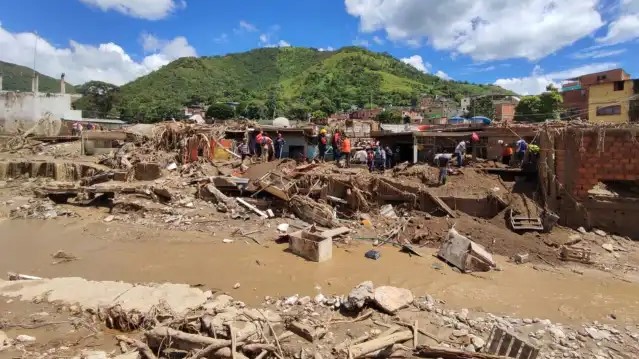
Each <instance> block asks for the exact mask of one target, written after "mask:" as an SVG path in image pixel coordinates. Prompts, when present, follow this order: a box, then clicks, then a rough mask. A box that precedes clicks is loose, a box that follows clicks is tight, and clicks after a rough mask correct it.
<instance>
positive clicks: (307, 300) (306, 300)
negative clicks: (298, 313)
mask: <svg viewBox="0 0 639 359" xmlns="http://www.w3.org/2000/svg"><path fill="white" fill-rule="evenodd" d="M310 302H311V297H309V296H306V297H302V298H300V299H298V300H297V304H299V305H307V304H308V303H310Z"/></svg>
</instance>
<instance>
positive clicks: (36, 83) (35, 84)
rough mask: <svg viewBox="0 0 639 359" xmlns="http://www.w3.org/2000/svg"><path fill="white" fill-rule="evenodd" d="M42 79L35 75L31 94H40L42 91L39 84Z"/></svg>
mask: <svg viewBox="0 0 639 359" xmlns="http://www.w3.org/2000/svg"><path fill="white" fill-rule="evenodd" d="M39 81H40V78H39V77H38V75H34V76H33V80H32V81H31V92H33V93H34V94H35V93H38V91H39V89H40V87H39V86H40V84H39Z"/></svg>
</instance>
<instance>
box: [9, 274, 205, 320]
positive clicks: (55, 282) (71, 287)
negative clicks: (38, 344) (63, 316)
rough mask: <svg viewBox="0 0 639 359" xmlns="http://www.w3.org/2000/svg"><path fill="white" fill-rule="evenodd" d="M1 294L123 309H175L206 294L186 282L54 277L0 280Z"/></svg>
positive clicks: (194, 304) (182, 308)
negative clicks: (100, 280)
mask: <svg viewBox="0 0 639 359" xmlns="http://www.w3.org/2000/svg"><path fill="white" fill-rule="evenodd" d="M0 296H4V297H12V298H16V297H19V298H20V299H21V300H23V301H32V300H33V299H35V298H39V297H46V300H47V301H49V302H55V301H60V302H63V303H66V304H78V305H80V306H81V307H83V308H92V309H98V308H100V307H110V306H113V305H115V304H119V305H120V306H121V307H122V309H124V310H126V311H129V310H138V311H140V312H143V313H145V312H147V311H149V310H150V309H151V307H153V306H155V305H158V304H160V303H162V302H165V303H166V304H167V305H169V306H170V307H171V309H172V310H173V311H175V312H176V313H183V312H185V311H187V310H189V309H193V308H198V307H199V306H201V305H202V304H203V303H205V302H206V299H207V297H206V295H205V294H204V292H203V291H201V290H200V289H197V288H191V287H190V286H189V285H187V284H169V283H165V284H158V285H155V286H151V285H134V284H129V283H123V282H111V281H104V282H96V281H88V280H86V279H83V278H53V279H39V280H29V281H0Z"/></svg>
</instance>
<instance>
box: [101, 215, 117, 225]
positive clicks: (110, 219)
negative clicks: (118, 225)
mask: <svg viewBox="0 0 639 359" xmlns="http://www.w3.org/2000/svg"><path fill="white" fill-rule="evenodd" d="M114 219H115V216H114V215H109V216H106V217H105V218H104V221H105V222H107V223H109V222H111V221H113V220H114Z"/></svg>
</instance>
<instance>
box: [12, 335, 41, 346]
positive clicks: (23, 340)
mask: <svg viewBox="0 0 639 359" xmlns="http://www.w3.org/2000/svg"><path fill="white" fill-rule="evenodd" d="M16 341H17V342H18V343H22V344H25V343H33V342H35V341H36V338H35V337H32V336H30V335H25V334H20V335H18V336H17V337H16Z"/></svg>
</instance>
